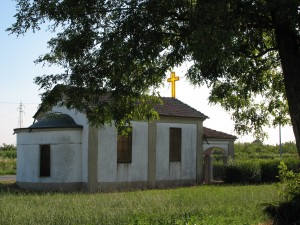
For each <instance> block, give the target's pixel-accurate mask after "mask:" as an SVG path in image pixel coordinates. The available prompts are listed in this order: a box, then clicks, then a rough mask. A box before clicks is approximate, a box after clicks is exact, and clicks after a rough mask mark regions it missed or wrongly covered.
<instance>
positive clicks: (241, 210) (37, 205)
mask: <svg viewBox="0 0 300 225" xmlns="http://www.w3.org/2000/svg"><path fill="white" fill-rule="evenodd" d="M276 198H277V191H276V188H275V187H274V186H273V185H261V186H204V185H203V186H197V187H196V186H195V187H189V188H177V189H169V190H147V191H135V192H124V193H96V194H87V193H27V192H22V191H18V190H15V189H14V188H12V187H11V186H9V185H7V184H3V183H2V186H1V183H0V205H1V207H0V224H4V225H5V224H12V225H13V224H30V225H34V224H154V225H156V224H163V225H168V224H172V225H174V224H198V225H199V224H201V225H214V224H218V225H222V224H231V225H235V224H236V225H240V224H258V223H260V222H264V221H266V220H267V218H266V217H265V216H264V214H263V213H262V208H263V206H262V203H268V202H271V201H272V200H274V199H276Z"/></svg>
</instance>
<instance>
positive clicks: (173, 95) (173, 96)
mask: <svg viewBox="0 0 300 225" xmlns="http://www.w3.org/2000/svg"><path fill="white" fill-rule="evenodd" d="M178 80H179V77H176V76H175V72H171V77H170V78H168V80H167V81H168V82H171V85H172V98H175V82H176V81H178Z"/></svg>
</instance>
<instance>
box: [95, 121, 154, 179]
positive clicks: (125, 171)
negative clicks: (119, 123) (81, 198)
mask: <svg viewBox="0 0 300 225" xmlns="http://www.w3.org/2000/svg"><path fill="white" fill-rule="evenodd" d="M132 127H133V130H132V162H131V163H117V142H116V140H117V131H116V129H115V128H114V127H108V126H106V127H105V128H103V129H100V130H99V138H98V152H99V154H98V168H99V169H98V182H127V181H129V182H131V181H147V179H148V123H147V122H133V123H132Z"/></svg>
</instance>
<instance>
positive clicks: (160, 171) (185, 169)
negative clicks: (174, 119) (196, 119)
mask: <svg viewBox="0 0 300 225" xmlns="http://www.w3.org/2000/svg"><path fill="white" fill-rule="evenodd" d="M170 127H176V128H181V129H182V143H181V162H170V161H169V128H170ZM196 142H197V125H196V124H182V123H157V143H156V180H157V181H159V180H165V181H168V180H180V179H182V180H185V179H186V180H188V179H196Z"/></svg>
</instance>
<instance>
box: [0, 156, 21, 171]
mask: <svg viewBox="0 0 300 225" xmlns="http://www.w3.org/2000/svg"><path fill="white" fill-rule="evenodd" d="M16 164H17V163H16V159H9V158H2V157H0V175H7V174H16Z"/></svg>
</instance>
